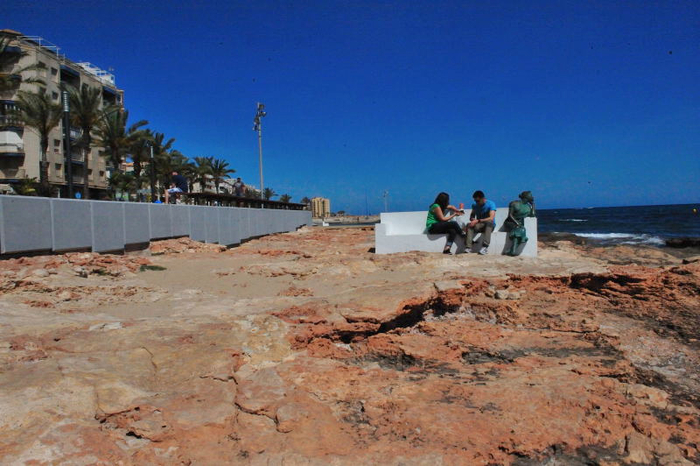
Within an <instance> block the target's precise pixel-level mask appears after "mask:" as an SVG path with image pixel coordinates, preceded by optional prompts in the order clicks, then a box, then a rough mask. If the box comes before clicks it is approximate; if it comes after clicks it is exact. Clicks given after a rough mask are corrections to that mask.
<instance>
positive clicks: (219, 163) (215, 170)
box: [211, 159, 236, 193]
mask: <svg viewBox="0 0 700 466" xmlns="http://www.w3.org/2000/svg"><path fill="white" fill-rule="evenodd" d="M231 173H236V170H234V169H233V168H229V165H228V162H227V161H225V160H221V159H212V161H211V176H212V178H213V179H214V186H215V187H216V192H217V193H218V192H219V185H220V184H221V182H222V181H224V178H226V177H227V175H229V174H231Z"/></svg>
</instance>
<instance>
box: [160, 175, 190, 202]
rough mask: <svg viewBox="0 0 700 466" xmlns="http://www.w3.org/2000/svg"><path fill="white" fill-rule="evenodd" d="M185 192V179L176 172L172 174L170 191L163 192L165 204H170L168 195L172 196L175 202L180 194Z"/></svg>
mask: <svg viewBox="0 0 700 466" xmlns="http://www.w3.org/2000/svg"><path fill="white" fill-rule="evenodd" d="M186 192H187V178H185V177H184V176H182V175H180V174H179V173H178V172H173V178H172V183H170V189H166V190H165V203H166V204H169V203H170V195H171V194H173V195H174V196H173V197H174V198H175V202H177V198H178V196H179V195H180V194H182V193H186Z"/></svg>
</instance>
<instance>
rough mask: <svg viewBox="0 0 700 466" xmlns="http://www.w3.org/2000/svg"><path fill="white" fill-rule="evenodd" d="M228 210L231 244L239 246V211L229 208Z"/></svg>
mask: <svg viewBox="0 0 700 466" xmlns="http://www.w3.org/2000/svg"><path fill="white" fill-rule="evenodd" d="M227 210H228V216H229V225H230V228H231V243H230V244H241V225H240V223H241V209H237V208H231V209H227Z"/></svg>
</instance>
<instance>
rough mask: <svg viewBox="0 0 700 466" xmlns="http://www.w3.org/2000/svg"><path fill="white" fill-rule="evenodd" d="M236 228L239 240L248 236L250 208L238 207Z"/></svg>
mask: <svg viewBox="0 0 700 466" xmlns="http://www.w3.org/2000/svg"><path fill="white" fill-rule="evenodd" d="M238 230H239V231H240V236H241V241H244V240H247V239H248V238H250V209H248V208H247V207H243V208H240V209H238Z"/></svg>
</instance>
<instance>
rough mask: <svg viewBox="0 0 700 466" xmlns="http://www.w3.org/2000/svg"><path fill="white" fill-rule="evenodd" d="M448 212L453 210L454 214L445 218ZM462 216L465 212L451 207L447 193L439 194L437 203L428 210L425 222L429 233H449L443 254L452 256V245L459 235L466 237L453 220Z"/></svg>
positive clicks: (436, 199)
mask: <svg viewBox="0 0 700 466" xmlns="http://www.w3.org/2000/svg"><path fill="white" fill-rule="evenodd" d="M448 210H451V211H453V212H454V213H452V214H451V215H447V216H445V215H446V212H447V211H448ZM462 214H464V212H463V211H461V210H459V209H457V208H456V207H454V206H452V205H450V195H449V194H447V193H440V194H438V195H437V197H436V198H435V202H433V203H432V205H431V206H430V208H429V209H428V219H427V220H426V222H425V226H426V227H427V230H428V233H430V234H442V233H447V243H446V244H445V249H443V251H442V253H443V254H450V250H451V249H452V243H454V240H455V237H456V236H457V235H460V236H461V237H464V232H463V231H462V228H461V227H460V226H459V223H457V222H455V221H454V220H452V219H453V218H455V217H457V216H459V215H462Z"/></svg>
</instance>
